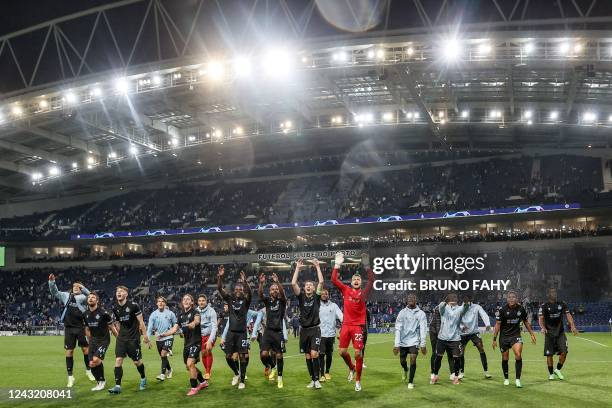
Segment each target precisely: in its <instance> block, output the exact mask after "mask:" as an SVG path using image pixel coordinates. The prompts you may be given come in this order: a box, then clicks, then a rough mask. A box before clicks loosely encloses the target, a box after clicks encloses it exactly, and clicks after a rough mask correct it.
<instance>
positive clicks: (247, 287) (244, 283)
mask: <svg viewBox="0 0 612 408" xmlns="http://www.w3.org/2000/svg"><path fill="white" fill-rule="evenodd" d="M240 280H241V281H242V286H243V287H244V297H245V299H246V301H247V302H248V303H249V304H251V298H252V297H253V294H252V292H251V285H249V282H247V278H246V274H245V273H244V271H240Z"/></svg>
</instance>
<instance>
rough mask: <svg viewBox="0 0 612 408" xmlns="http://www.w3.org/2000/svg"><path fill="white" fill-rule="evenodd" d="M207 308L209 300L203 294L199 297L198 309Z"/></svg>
mask: <svg viewBox="0 0 612 408" xmlns="http://www.w3.org/2000/svg"><path fill="white" fill-rule="evenodd" d="M206 306H208V298H207V297H206V295H205V294H203V293H202V294H201V295H198V307H199V308H200V309H204V308H205V307H206Z"/></svg>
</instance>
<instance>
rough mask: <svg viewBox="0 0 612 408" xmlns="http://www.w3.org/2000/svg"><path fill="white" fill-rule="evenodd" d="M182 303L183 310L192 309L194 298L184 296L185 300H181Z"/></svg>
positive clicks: (188, 295)
mask: <svg viewBox="0 0 612 408" xmlns="http://www.w3.org/2000/svg"><path fill="white" fill-rule="evenodd" d="M181 303H182V305H183V309H185V310H189V309H191V307H192V306H193V296H191V295H190V294H189V293H187V294H185V295H183V299H182V300H181Z"/></svg>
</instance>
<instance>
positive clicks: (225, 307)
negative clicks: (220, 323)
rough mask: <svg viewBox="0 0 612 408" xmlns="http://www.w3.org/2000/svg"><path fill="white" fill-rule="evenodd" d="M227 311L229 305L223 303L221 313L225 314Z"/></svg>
mask: <svg viewBox="0 0 612 408" xmlns="http://www.w3.org/2000/svg"><path fill="white" fill-rule="evenodd" d="M228 310H229V304H227V303H223V311H224V312H225V313H227V312H228Z"/></svg>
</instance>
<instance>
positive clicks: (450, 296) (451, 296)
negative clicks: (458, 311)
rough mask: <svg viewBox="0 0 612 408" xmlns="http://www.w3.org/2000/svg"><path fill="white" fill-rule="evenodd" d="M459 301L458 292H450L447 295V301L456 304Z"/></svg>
mask: <svg viewBox="0 0 612 408" xmlns="http://www.w3.org/2000/svg"><path fill="white" fill-rule="evenodd" d="M457 302H459V297H458V296H457V294H456V293H449V294H448V295H446V303H449V304H455V305H456V304H457Z"/></svg>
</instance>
